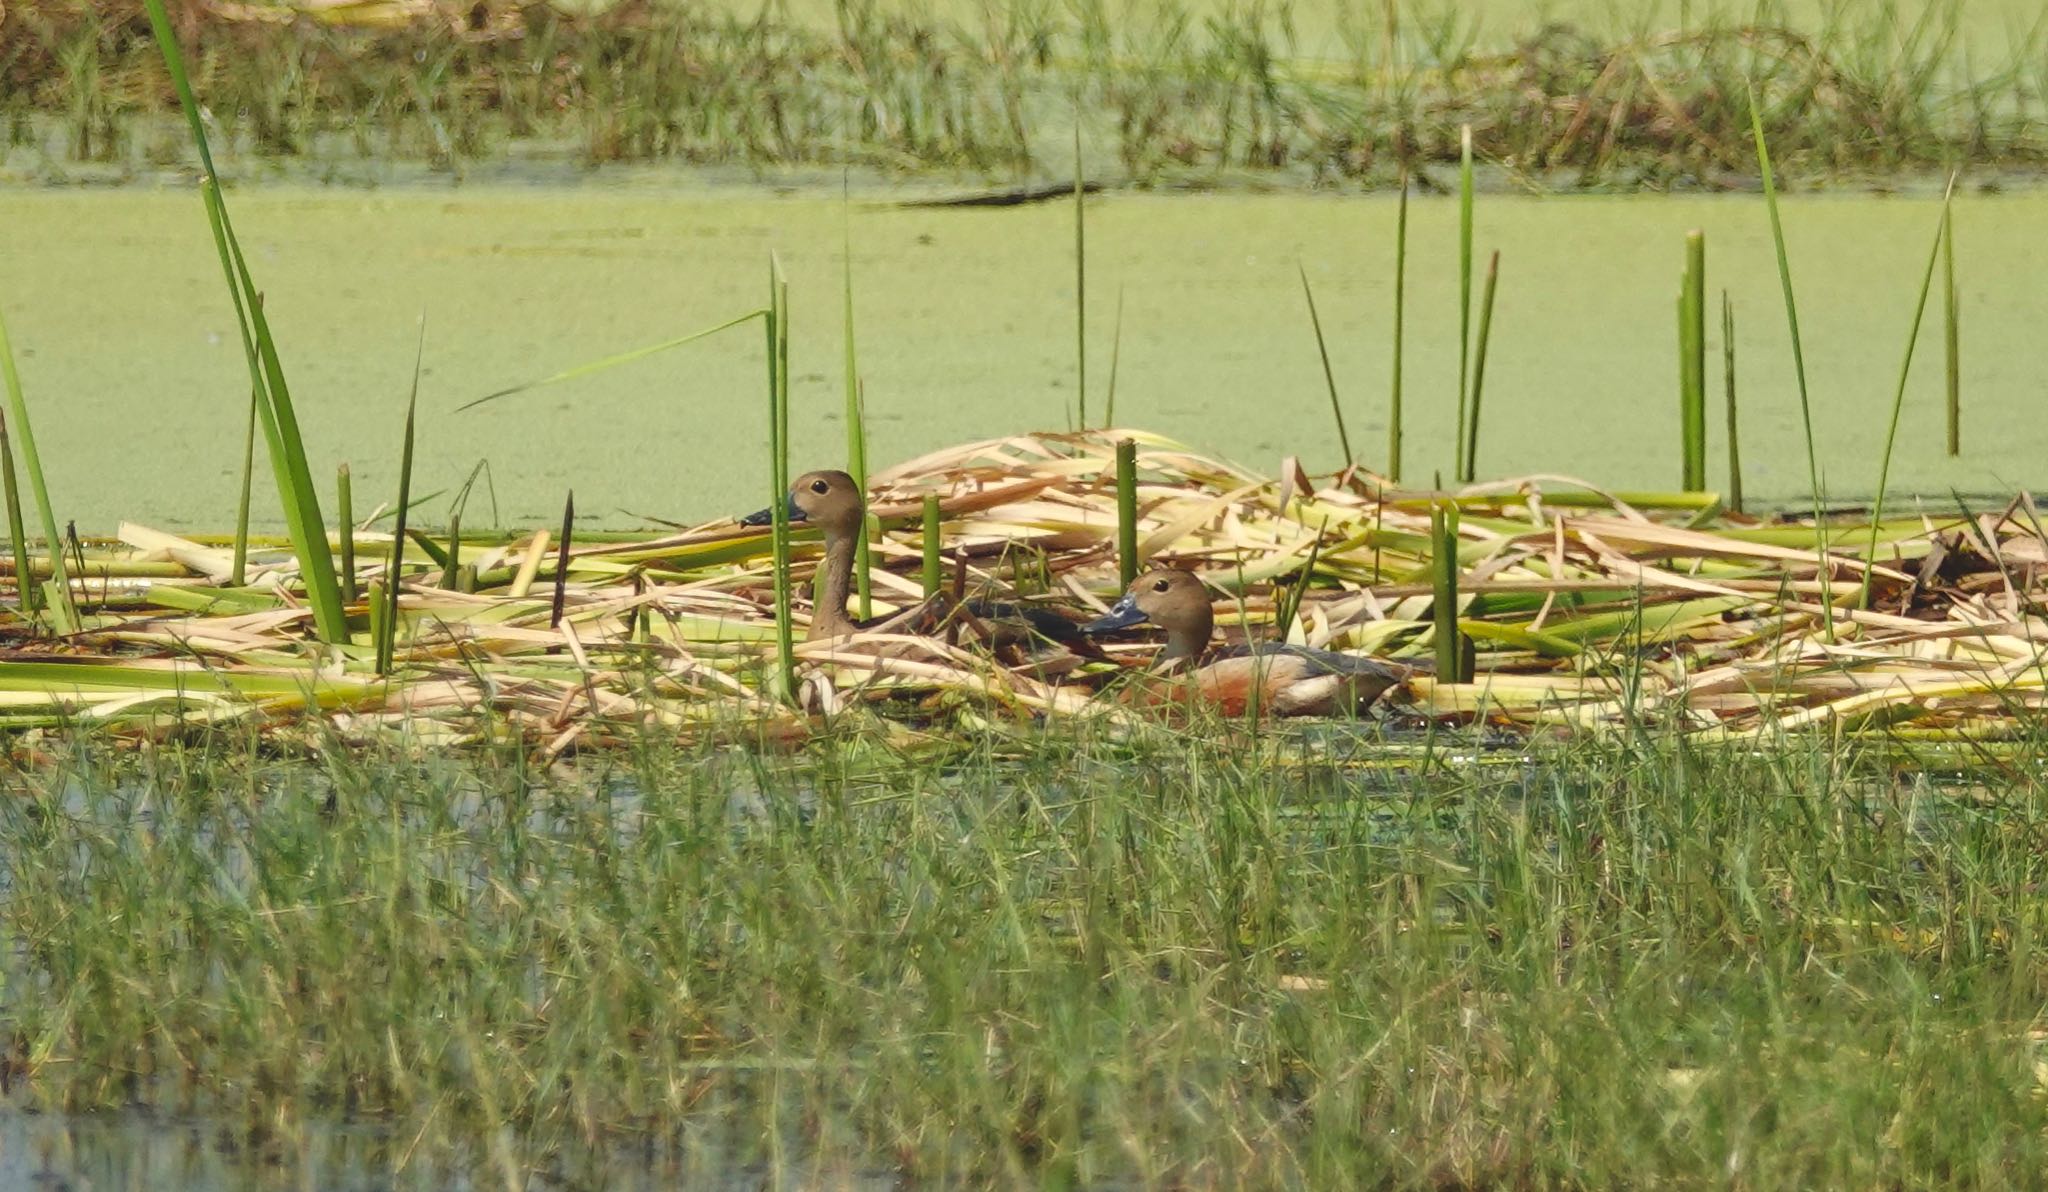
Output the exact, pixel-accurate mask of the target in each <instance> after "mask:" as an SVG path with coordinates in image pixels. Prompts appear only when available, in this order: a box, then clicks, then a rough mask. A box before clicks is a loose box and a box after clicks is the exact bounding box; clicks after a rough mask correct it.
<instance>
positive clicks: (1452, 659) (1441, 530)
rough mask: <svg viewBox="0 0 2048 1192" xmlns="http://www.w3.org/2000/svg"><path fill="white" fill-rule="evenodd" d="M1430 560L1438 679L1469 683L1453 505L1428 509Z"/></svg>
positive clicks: (1455, 508) (1439, 504)
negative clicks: (1461, 626)
mask: <svg viewBox="0 0 2048 1192" xmlns="http://www.w3.org/2000/svg"><path fill="white" fill-rule="evenodd" d="M1429 559H1430V588H1431V594H1430V620H1431V623H1432V624H1433V625H1434V626H1435V633H1434V637H1435V646H1436V676H1437V678H1438V680H1440V681H1442V682H1445V683H1464V682H1468V681H1469V679H1468V677H1467V676H1466V675H1465V674H1464V673H1463V669H1462V668H1463V665H1464V655H1465V651H1464V644H1463V643H1462V642H1461V641H1460V640H1459V637H1460V634H1459V630H1458V506H1457V505H1456V503H1454V502H1451V501H1435V502H1432V503H1431V505H1430V507H1429Z"/></svg>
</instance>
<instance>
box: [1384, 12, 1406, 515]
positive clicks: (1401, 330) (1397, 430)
mask: <svg viewBox="0 0 2048 1192" xmlns="http://www.w3.org/2000/svg"><path fill="white" fill-rule="evenodd" d="M1392 2H1393V0H1388V3H1389V4H1391V3H1392ZM1392 19H1393V18H1392V17H1391V15H1390V16H1389V17H1388V20H1389V21H1391V20H1392ZM1407 301H1408V167H1407V166H1402V167H1401V205H1400V206H1399V207H1398V208H1397V209H1396V211H1395V215H1394V373H1393V380H1392V382H1391V384H1390V389H1391V392H1390V393H1389V394H1388V402H1387V479H1388V480H1391V481H1393V482H1394V483H1395V484H1399V483H1401V347H1402V340H1403V339H1404V338H1405V334H1406V321H1407V317H1406V316H1407Z"/></svg>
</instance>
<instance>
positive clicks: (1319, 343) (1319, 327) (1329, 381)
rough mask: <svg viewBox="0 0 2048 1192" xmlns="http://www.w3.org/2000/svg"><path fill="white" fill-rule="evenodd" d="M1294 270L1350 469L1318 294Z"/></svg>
mask: <svg viewBox="0 0 2048 1192" xmlns="http://www.w3.org/2000/svg"><path fill="white" fill-rule="evenodd" d="M1294 268H1295V270H1296V271H1297V272H1299V273H1300V274H1301V296H1302V297H1304V298H1306V299H1308V325H1309V327H1310V328H1311V329H1312V330H1313V331H1314V332H1315V335H1316V355H1317V356H1319V357H1321V358H1322V362H1323V383H1324V384H1325V385H1327V386H1328V387H1329V391H1330V415H1331V417H1333V418H1335V419H1336V420H1337V446H1338V449H1339V450H1341V451H1343V452H1344V466H1345V467H1347V468H1348V467H1350V466H1351V463H1352V460H1353V459H1354V458H1355V457H1354V456H1353V455H1352V454H1351V436H1350V434H1348V433H1347V432H1346V431H1345V429H1344V403H1343V402H1341V401H1339V400H1338V398H1337V374H1336V373H1335V372H1333V371H1331V368H1330V345H1329V344H1328V343H1327V342H1326V341H1325V340H1324V339H1323V319H1322V316H1321V315H1319V314H1317V313H1316V292H1315V290H1314V289H1313V288H1311V287H1310V285H1309V284H1308V268H1307V267H1306V266H1304V265H1303V264H1302V263H1301V262H1299V261H1296V262H1295V263H1294ZM1124 582H1126V583H1128V582H1130V581H1129V580H1126V581H1124Z"/></svg>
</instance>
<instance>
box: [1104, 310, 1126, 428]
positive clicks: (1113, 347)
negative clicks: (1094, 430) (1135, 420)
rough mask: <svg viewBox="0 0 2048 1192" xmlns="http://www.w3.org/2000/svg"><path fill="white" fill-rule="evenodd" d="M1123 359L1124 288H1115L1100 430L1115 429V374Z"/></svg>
mask: <svg viewBox="0 0 2048 1192" xmlns="http://www.w3.org/2000/svg"><path fill="white" fill-rule="evenodd" d="M1123 358H1124V288H1123V287H1122V286H1118V287H1117V288H1116V323H1115V324H1114V325H1113V326H1112V328H1111V330H1110V333H1109V395H1108V396H1107V397H1106V398H1104V399H1103V409H1102V429H1104V430H1114V429H1115V428H1116V374H1117V368H1118V366H1119V365H1121V364H1122V363H1123Z"/></svg>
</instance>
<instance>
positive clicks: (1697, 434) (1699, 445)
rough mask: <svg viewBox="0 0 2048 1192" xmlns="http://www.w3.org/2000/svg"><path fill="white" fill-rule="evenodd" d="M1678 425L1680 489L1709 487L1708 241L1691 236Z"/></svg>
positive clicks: (1682, 306) (1682, 304)
mask: <svg viewBox="0 0 2048 1192" xmlns="http://www.w3.org/2000/svg"><path fill="white" fill-rule="evenodd" d="M1678 426H1679V446H1680V466H1679V475H1680V477H1681V479H1680V482H1679V484H1680V487H1682V488H1683V489H1685V490H1686V491H1687V492H1700V491H1702V490H1704V489H1705V488H1706V487H1707V237H1706V234H1705V233H1704V232H1701V231H1699V230H1697V229H1695V230H1693V231H1690V232H1687V233H1686V234H1685V272H1684V274H1683V276H1682V278H1681V280H1680V282H1679V286H1678Z"/></svg>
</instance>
